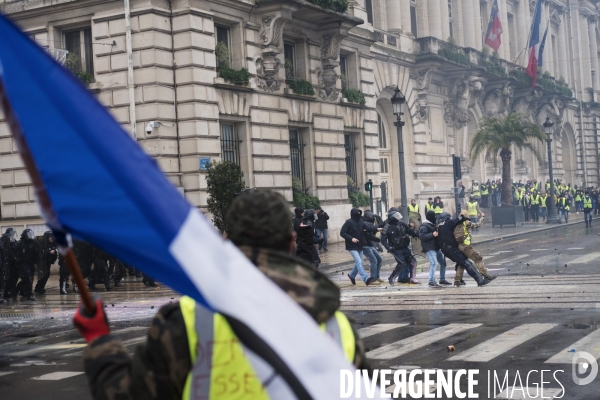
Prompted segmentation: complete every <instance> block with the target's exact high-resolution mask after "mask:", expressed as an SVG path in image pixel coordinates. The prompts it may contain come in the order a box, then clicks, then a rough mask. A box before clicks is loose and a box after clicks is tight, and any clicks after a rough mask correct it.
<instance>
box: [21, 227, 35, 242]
mask: <svg viewBox="0 0 600 400" xmlns="http://www.w3.org/2000/svg"><path fill="white" fill-rule="evenodd" d="M28 239H29V240H31V239H35V233H34V232H33V231H32V230H31V229H29V228H27V229H25V230H24V231H23V232H22V233H21V240H28Z"/></svg>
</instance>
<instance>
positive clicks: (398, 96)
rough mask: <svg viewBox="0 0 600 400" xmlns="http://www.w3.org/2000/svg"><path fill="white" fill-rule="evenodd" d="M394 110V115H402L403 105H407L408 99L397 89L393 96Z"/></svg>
mask: <svg viewBox="0 0 600 400" xmlns="http://www.w3.org/2000/svg"><path fill="white" fill-rule="evenodd" d="M391 100H392V108H393V110H394V115H402V105H403V104H404V103H406V97H404V95H403V94H402V92H400V89H398V87H396V91H395V93H394V96H392V99H391Z"/></svg>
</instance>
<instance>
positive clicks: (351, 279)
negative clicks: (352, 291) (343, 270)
mask: <svg viewBox="0 0 600 400" xmlns="http://www.w3.org/2000/svg"><path fill="white" fill-rule="evenodd" d="M348 278H350V282H352V284H353V285H356V279H354V278H353V277H351V276H350V274H348Z"/></svg>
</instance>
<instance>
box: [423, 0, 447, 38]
mask: <svg viewBox="0 0 600 400" xmlns="http://www.w3.org/2000/svg"><path fill="white" fill-rule="evenodd" d="M423 2H425V0H423ZM427 13H428V14H429V36H433V37H436V38H438V39H442V40H446V39H447V38H443V37H442V16H441V14H440V13H441V10H440V0H427Z"/></svg>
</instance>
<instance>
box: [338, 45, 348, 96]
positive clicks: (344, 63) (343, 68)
mask: <svg viewBox="0 0 600 400" xmlns="http://www.w3.org/2000/svg"><path fill="white" fill-rule="evenodd" d="M340 74H341V75H342V76H341V81H342V89H348V57H347V56H344V55H341V54H340Z"/></svg>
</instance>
